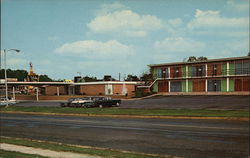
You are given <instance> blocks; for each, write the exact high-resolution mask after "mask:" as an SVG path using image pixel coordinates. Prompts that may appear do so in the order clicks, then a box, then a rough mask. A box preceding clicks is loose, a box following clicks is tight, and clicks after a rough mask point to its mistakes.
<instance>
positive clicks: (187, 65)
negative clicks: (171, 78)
mask: <svg viewBox="0 0 250 158" xmlns="http://www.w3.org/2000/svg"><path fill="white" fill-rule="evenodd" d="M188 77H189V76H188V65H186V78H188Z"/></svg>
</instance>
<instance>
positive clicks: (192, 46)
mask: <svg viewBox="0 0 250 158" xmlns="http://www.w3.org/2000/svg"><path fill="white" fill-rule="evenodd" d="M154 48H155V49H156V50H157V51H159V52H166V53H186V52H199V51H201V50H202V49H204V48H205V43H203V42H199V41H195V40H193V39H190V38H183V37H178V38H165V39H164V40H163V41H156V42H155V43H154Z"/></svg>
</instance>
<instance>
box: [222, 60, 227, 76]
mask: <svg viewBox="0 0 250 158" xmlns="http://www.w3.org/2000/svg"><path fill="white" fill-rule="evenodd" d="M221 73H222V75H227V64H226V63H225V64H222V70H221Z"/></svg>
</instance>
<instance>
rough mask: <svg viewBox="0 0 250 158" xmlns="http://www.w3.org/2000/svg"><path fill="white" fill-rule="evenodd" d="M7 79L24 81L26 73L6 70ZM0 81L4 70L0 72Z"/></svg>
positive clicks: (24, 71)
mask: <svg viewBox="0 0 250 158" xmlns="http://www.w3.org/2000/svg"><path fill="white" fill-rule="evenodd" d="M6 72H7V77H8V78H17V80H18V81H24V79H26V78H27V75H28V72H27V71H26V70H11V69H7V70H6ZM0 79H4V69H1V70H0Z"/></svg>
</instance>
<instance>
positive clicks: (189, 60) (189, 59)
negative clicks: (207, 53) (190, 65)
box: [187, 56, 197, 62]
mask: <svg viewBox="0 0 250 158" xmlns="http://www.w3.org/2000/svg"><path fill="white" fill-rule="evenodd" d="M195 61H197V59H196V57H195V56H190V57H188V60H187V62H195Z"/></svg>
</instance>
